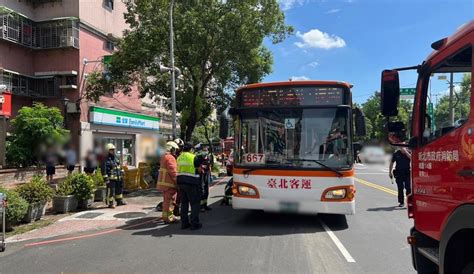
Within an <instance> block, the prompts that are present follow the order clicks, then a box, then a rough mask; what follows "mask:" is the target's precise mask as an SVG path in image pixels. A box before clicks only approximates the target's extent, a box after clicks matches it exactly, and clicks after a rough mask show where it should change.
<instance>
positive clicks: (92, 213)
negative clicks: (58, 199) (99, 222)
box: [76, 212, 104, 219]
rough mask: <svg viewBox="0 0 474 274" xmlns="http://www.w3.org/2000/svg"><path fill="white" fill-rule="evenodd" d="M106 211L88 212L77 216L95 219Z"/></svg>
mask: <svg viewBox="0 0 474 274" xmlns="http://www.w3.org/2000/svg"><path fill="white" fill-rule="evenodd" d="M102 214H104V213H98V212H88V213H84V214H82V215H79V216H77V217H76V218H81V219H94V218H95V217H98V216H100V215H102Z"/></svg>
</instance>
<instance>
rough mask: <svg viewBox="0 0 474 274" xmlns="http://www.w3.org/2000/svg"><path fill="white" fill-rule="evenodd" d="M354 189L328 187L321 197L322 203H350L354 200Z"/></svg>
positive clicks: (348, 187) (352, 187)
mask: <svg viewBox="0 0 474 274" xmlns="http://www.w3.org/2000/svg"><path fill="white" fill-rule="evenodd" d="M355 192H356V191H355V188H354V186H353V185H348V186H336V187H330V188H328V189H326V190H324V192H323V195H321V201H323V202H350V201H352V200H354V197H355Z"/></svg>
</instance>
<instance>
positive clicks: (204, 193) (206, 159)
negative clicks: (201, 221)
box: [196, 146, 213, 212]
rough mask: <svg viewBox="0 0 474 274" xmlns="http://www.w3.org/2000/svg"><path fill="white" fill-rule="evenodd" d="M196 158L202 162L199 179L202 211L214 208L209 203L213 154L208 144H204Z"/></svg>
mask: <svg viewBox="0 0 474 274" xmlns="http://www.w3.org/2000/svg"><path fill="white" fill-rule="evenodd" d="M196 158H197V159H198V161H199V162H201V163H202V164H201V173H200V174H199V175H200V176H199V179H200V181H201V212H206V211H209V210H212V208H210V207H209V206H208V205H207V199H208V198H209V183H210V182H211V178H212V177H211V176H212V174H211V169H212V161H213V159H212V156H211V155H210V153H209V149H208V147H207V146H202V150H201V151H199V152H198V153H197V156H196Z"/></svg>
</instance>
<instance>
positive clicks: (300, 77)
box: [290, 75, 309, 81]
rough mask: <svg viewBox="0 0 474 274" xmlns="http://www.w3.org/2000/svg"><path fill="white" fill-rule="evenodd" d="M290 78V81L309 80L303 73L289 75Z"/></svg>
mask: <svg viewBox="0 0 474 274" xmlns="http://www.w3.org/2000/svg"><path fill="white" fill-rule="evenodd" d="M290 80H291V81H305V80H309V78H308V77H306V76H304V75H302V76H291V77H290Z"/></svg>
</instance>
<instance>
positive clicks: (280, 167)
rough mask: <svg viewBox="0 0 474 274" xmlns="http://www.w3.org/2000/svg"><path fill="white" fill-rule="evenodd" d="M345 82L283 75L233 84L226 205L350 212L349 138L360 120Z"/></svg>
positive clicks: (359, 127)
mask: <svg viewBox="0 0 474 274" xmlns="http://www.w3.org/2000/svg"><path fill="white" fill-rule="evenodd" d="M350 88H351V85H350V84H348V83H345V82H337V81H288V82H274V83H259V84H251V85H246V86H243V87H240V88H239V89H238V90H237V91H236V92H237V94H236V95H237V96H236V102H235V105H234V107H233V108H232V109H231V110H230V114H231V115H232V116H233V119H234V123H235V125H234V128H235V148H236V149H235V158H234V174H233V181H234V185H233V189H232V191H233V199H232V206H233V208H235V209H256V210H264V211H274V212H292V213H304V214H317V213H332V214H354V213H355V204H354V203H355V202H354V195H355V189H354V168H353V164H354V153H353V151H352V138H353V135H354V134H355V133H357V134H359V135H364V134H365V120H364V117H363V114H362V112H361V111H360V110H358V109H355V110H354V109H352V101H351V92H350ZM354 124H355V128H354Z"/></svg>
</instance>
